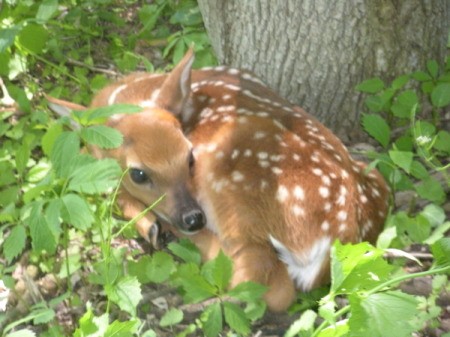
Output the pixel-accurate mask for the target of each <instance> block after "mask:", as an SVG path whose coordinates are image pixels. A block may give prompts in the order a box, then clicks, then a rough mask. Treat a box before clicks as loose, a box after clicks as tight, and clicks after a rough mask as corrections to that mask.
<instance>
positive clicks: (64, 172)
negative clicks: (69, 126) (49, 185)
mask: <svg viewBox="0 0 450 337" xmlns="http://www.w3.org/2000/svg"><path fill="white" fill-rule="evenodd" d="M79 152H80V139H79V138H78V135H77V134H76V133H75V132H63V133H62V134H60V135H59V136H58V138H56V141H55V144H54V146H53V150H52V152H51V155H50V160H51V162H52V164H53V167H54V169H55V171H56V174H57V175H58V176H60V177H67V176H68V175H69V172H70V170H71V164H72V159H73V158H74V156H75V155H77V154H78V153H79Z"/></svg>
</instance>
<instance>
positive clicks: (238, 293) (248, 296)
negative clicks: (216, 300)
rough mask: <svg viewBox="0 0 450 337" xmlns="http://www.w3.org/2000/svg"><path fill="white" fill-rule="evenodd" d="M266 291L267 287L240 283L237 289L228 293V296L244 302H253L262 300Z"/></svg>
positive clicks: (251, 283) (252, 283)
mask: <svg viewBox="0 0 450 337" xmlns="http://www.w3.org/2000/svg"><path fill="white" fill-rule="evenodd" d="M266 291H267V287H265V286H263V285H261V284H258V283H254V282H250V281H249V282H243V283H239V284H238V285H237V286H236V287H234V288H233V289H231V290H230V291H228V292H227V295H228V296H231V297H234V298H237V299H238V300H241V301H244V302H252V301H257V300H259V299H260V298H262V296H263V295H264V293H265V292H266Z"/></svg>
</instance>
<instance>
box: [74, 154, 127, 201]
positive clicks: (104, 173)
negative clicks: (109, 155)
mask: <svg viewBox="0 0 450 337" xmlns="http://www.w3.org/2000/svg"><path fill="white" fill-rule="evenodd" d="M120 174H121V169H120V167H119V165H118V164H117V162H116V161H115V160H113V159H102V160H97V161H95V162H93V163H90V164H87V165H83V166H81V167H80V168H78V169H77V170H76V171H75V172H73V173H72V175H71V177H70V183H69V186H68V190H70V191H76V192H80V193H87V194H98V193H105V192H108V190H110V189H111V188H114V187H116V186H117V184H118V181H119V178H120Z"/></svg>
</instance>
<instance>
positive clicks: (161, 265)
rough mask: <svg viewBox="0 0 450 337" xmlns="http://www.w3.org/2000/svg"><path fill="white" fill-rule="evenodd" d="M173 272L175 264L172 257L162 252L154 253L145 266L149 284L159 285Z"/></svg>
mask: <svg viewBox="0 0 450 337" xmlns="http://www.w3.org/2000/svg"><path fill="white" fill-rule="evenodd" d="M174 270H175V262H174V261H173V258H172V256H170V255H169V254H167V253H164V252H156V253H155V254H153V256H152V260H151V261H150V264H148V265H147V269H146V275H147V277H148V278H149V280H150V281H151V282H155V283H161V282H164V281H166V280H167V279H168V278H169V276H170V275H171V274H172V273H173V272H174Z"/></svg>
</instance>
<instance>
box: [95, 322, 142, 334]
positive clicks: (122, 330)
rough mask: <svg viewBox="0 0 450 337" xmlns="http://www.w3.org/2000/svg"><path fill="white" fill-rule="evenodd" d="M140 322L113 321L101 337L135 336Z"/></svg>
mask: <svg viewBox="0 0 450 337" xmlns="http://www.w3.org/2000/svg"><path fill="white" fill-rule="evenodd" d="M139 325H140V322H139V321H138V320H137V319H133V320H129V321H125V322H120V321H117V320H116V321H114V322H112V323H111V324H110V325H108V328H107V329H106V331H105V333H104V335H103V337H132V336H135V333H136V332H137V330H138V328H139Z"/></svg>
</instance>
